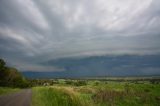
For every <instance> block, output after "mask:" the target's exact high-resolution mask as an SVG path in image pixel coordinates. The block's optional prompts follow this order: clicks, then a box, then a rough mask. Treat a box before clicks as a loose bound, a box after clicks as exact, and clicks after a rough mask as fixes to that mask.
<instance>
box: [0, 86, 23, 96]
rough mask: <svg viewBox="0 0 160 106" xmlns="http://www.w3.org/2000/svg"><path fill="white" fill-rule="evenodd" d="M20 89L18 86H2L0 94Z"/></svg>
mask: <svg viewBox="0 0 160 106" xmlns="http://www.w3.org/2000/svg"><path fill="white" fill-rule="evenodd" d="M19 90H20V89H18V88H8V87H0V95H5V94H9V93H14V92H17V91H19Z"/></svg>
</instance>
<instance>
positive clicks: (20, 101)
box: [0, 89, 32, 106]
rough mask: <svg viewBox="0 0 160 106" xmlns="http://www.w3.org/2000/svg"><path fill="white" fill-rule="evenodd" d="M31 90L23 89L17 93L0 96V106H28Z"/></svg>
mask: <svg viewBox="0 0 160 106" xmlns="http://www.w3.org/2000/svg"><path fill="white" fill-rule="evenodd" d="M31 99H32V90H31V89H25V90H22V91H19V92H17V93H13V94H9V95H4V96H0V106H30V105H31Z"/></svg>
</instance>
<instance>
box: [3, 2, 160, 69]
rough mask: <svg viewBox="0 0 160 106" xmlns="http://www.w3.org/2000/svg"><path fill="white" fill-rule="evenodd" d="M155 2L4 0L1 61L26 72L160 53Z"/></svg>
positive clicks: (159, 22)
mask: <svg viewBox="0 0 160 106" xmlns="http://www.w3.org/2000/svg"><path fill="white" fill-rule="evenodd" d="M159 4H160V2H159V1H157V0H141V1H139V0H134V1H133V0H124V1H121V2H120V1H118V0H108V1H106V0H93V1H92V2H89V1H86V0H81V1H78V0H66V1H62V0H47V1H44V0H25V1H22V0H1V1H0V56H1V57H2V58H4V59H6V60H7V61H8V63H9V64H11V65H13V66H16V67H18V68H19V69H20V70H22V71H24V70H26V69H27V68H28V70H31V71H44V69H46V70H49V71H62V70H63V68H60V69H59V67H56V66H54V65H51V66H48V67H46V66H45V65H42V64H39V63H40V62H43V61H48V60H52V59H57V58H64V57H75V56H76V57H77V56H80V57H84V56H95V55H96V56H97V55H99V56H101V55H121V54H132V55H148V54H159V53H160V46H159V45H160V43H159V40H160V35H159V34H160V30H159V27H160V7H159Z"/></svg>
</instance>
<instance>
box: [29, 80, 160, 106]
mask: <svg viewBox="0 0 160 106" xmlns="http://www.w3.org/2000/svg"><path fill="white" fill-rule="evenodd" d="M159 104H160V84H150V83H147V82H145V83H142V84H134V83H126V82H107V83H106V82H98V83H97V81H90V82H87V84H86V85H84V86H73V85H67V84H64V83H63V84H56V85H54V86H47V87H34V88H33V98H32V106H158V105H159Z"/></svg>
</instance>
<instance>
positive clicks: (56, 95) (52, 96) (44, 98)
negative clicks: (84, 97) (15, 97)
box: [32, 87, 80, 106]
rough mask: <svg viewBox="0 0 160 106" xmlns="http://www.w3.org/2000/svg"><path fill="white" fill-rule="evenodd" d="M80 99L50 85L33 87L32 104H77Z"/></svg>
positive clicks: (66, 105) (61, 105) (59, 105)
mask: <svg viewBox="0 0 160 106" xmlns="http://www.w3.org/2000/svg"><path fill="white" fill-rule="evenodd" d="M78 105H80V101H79V100H78V98H76V97H74V95H72V94H69V93H67V92H66V91H64V90H62V89H57V88H51V87H35V88H33V102H32V106H78Z"/></svg>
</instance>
